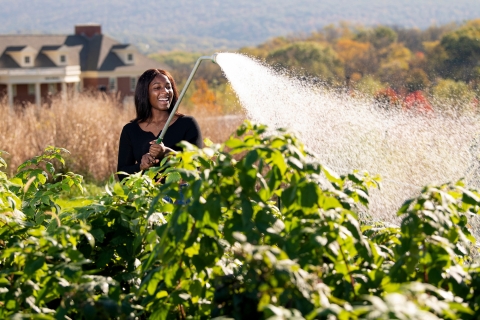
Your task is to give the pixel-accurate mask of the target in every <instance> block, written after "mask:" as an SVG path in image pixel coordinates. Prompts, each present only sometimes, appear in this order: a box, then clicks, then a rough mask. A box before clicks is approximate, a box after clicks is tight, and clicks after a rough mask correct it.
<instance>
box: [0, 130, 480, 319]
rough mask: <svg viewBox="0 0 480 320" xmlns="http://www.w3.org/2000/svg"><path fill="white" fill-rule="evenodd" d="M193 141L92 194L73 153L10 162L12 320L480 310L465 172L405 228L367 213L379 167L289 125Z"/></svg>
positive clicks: (6, 297)
mask: <svg viewBox="0 0 480 320" xmlns="http://www.w3.org/2000/svg"><path fill="white" fill-rule="evenodd" d="M183 147H184V151H183V152H181V153H178V154H176V155H172V156H170V157H168V158H167V159H165V160H164V161H163V162H162V163H161V166H160V167H157V168H151V169H149V170H148V171H146V172H140V173H137V174H134V175H130V176H128V177H127V178H125V179H124V180H122V181H117V180H116V179H115V178H114V177H113V176H112V178H111V179H110V180H109V181H108V182H107V183H106V185H105V192H104V193H103V194H101V195H98V196H93V197H92V196H90V197H89V198H88V199H83V200H82V199H80V200H82V201H79V199H73V198H72V199H70V200H67V201H65V200H63V201H59V199H60V197H65V195H68V194H78V192H77V193H73V192H72V190H73V188H75V189H77V190H80V191H81V190H82V189H83V184H82V177H81V176H79V175H77V174H74V173H70V172H68V173H56V172H59V170H58V169H57V167H58V166H59V165H61V164H62V163H63V158H62V153H63V152H65V150H62V149H58V148H53V147H49V148H47V149H46V150H45V152H44V154H42V155H40V156H38V157H35V158H33V159H31V160H29V161H27V162H26V163H24V164H23V165H22V166H20V168H19V170H18V173H17V174H16V175H15V176H13V177H11V178H9V177H8V176H7V175H6V174H5V173H3V172H0V318H9V317H14V318H18V319H21V318H25V319H66V318H70V319H86V318H91V319H93V318H94V319H147V318H148V319H211V318H219V319H220V318H223V319H226V318H232V319H246V318H251V319H476V318H478V317H479V316H480V305H479V303H480V299H479V296H480V267H479V266H478V264H477V261H476V257H477V256H478V253H477V247H476V239H475V237H474V236H473V235H472V232H473V231H472V228H471V225H470V224H469V221H470V220H471V219H473V218H475V217H476V216H477V214H478V209H479V205H480V194H479V193H478V192H477V191H476V190H470V189H468V188H467V187H466V186H465V185H464V184H463V183H462V181H459V182H457V183H450V184H445V185H441V186H427V187H425V188H424V189H423V190H422V192H421V193H419V195H418V196H417V197H415V198H412V199H408V200H406V201H405V203H404V205H403V206H402V207H401V208H400V209H399V211H398V215H399V218H400V219H401V222H400V224H399V226H394V225H386V224H383V223H381V222H375V223H372V222H371V221H369V220H368V219H366V217H368V207H369V190H370V189H371V188H378V187H380V180H379V178H378V177H374V176H371V175H369V174H368V173H365V172H360V171H355V172H352V173H350V174H346V175H341V176H339V175H337V174H336V173H334V172H333V171H332V170H330V169H329V168H327V167H325V166H323V165H321V164H319V163H317V162H316V160H315V157H314V155H312V154H310V153H309V152H308V150H305V148H304V146H303V144H302V143H301V142H300V141H298V139H297V138H296V137H295V135H293V134H292V133H289V132H287V131H285V130H277V131H275V132H273V131H270V130H268V128H266V127H265V126H263V125H257V124H251V123H249V122H245V123H244V124H243V125H242V126H240V127H239V128H238V130H237V132H236V134H235V135H234V136H232V137H231V138H230V139H229V140H228V141H227V142H226V143H225V144H222V145H220V144H213V143H211V142H209V141H206V147H205V148H201V149H199V148H197V147H195V146H193V145H190V144H188V143H183ZM0 166H6V164H5V162H4V161H3V160H2V159H1V158H0ZM87 200H88V201H87ZM69 201H70V204H69ZM62 206H63V207H62ZM359 217H362V218H361V219H359Z"/></svg>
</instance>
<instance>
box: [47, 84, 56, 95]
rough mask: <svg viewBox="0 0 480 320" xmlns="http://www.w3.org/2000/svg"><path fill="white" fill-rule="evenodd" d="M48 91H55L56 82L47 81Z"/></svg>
mask: <svg viewBox="0 0 480 320" xmlns="http://www.w3.org/2000/svg"><path fill="white" fill-rule="evenodd" d="M48 92H50V93H51V94H55V93H57V84H56V83H49V84H48Z"/></svg>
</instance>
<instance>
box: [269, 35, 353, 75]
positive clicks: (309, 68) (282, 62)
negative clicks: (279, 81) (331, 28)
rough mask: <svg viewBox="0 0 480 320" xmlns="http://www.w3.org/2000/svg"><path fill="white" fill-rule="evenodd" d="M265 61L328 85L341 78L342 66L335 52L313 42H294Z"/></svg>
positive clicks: (274, 52)
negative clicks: (315, 78) (317, 79)
mask: <svg viewBox="0 0 480 320" xmlns="http://www.w3.org/2000/svg"><path fill="white" fill-rule="evenodd" d="M267 61H268V62H270V63H272V64H276V65H277V66H280V67H282V68H287V69H290V70H295V72H296V73H297V74H298V75H305V76H315V77H320V78H321V79H322V80H324V81H326V82H328V83H334V82H336V81H338V80H339V79H341V78H343V76H344V75H343V65H342V62H341V60H340V59H339V57H338V56H337V54H336V52H335V51H334V50H333V49H332V48H331V47H330V46H326V45H322V44H319V43H315V42H296V43H293V44H289V45H287V46H284V47H281V48H280V49H278V50H275V51H273V52H271V53H270V54H269V55H268V57H267Z"/></svg>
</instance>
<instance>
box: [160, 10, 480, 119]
mask: <svg viewBox="0 0 480 320" xmlns="http://www.w3.org/2000/svg"><path fill="white" fill-rule="evenodd" d="M479 39H480V19H477V20H471V21H467V22H465V23H464V24H461V25H458V24H446V25H440V26H435V25H434V26H431V27H429V28H427V29H425V30H420V29H415V28H399V27H390V26H384V25H380V26H376V27H364V26H360V25H353V24H349V23H340V24H338V25H329V26H326V27H324V28H323V29H321V30H318V31H315V32H312V33H310V34H304V35H290V36H281V37H276V38H272V39H270V40H268V41H266V42H264V43H262V44H260V45H258V46H253V47H243V48H240V49H239V50H238V52H239V53H243V54H247V55H249V56H252V57H254V58H257V59H260V60H262V61H265V62H267V63H268V64H270V65H272V66H274V67H275V68H279V69H287V70H290V71H291V72H292V74H293V75H295V76H298V77H308V78H316V79H319V80H320V82H322V83H324V84H326V85H328V86H329V87H333V88H342V87H344V88H345V87H346V88H347V89H351V90H354V91H356V92H361V93H365V94H369V95H373V96H375V97H376V99H377V100H378V101H380V102H385V101H386V102H388V103H387V104H389V105H394V106H398V105H399V104H402V105H403V106H404V104H405V101H407V102H408V101H409V100H412V99H413V103H414V104H423V106H422V107H423V108H426V109H435V108H445V104H443V105H442V104H441V103H440V102H445V101H448V102H449V103H448V106H447V107H448V108H450V107H453V108H454V109H462V110H463V109H471V107H475V106H476V105H477V104H478V102H477V97H478V94H479V90H478V87H479V80H480V40H479ZM200 55H201V54H200V53H184V52H181V53H179V52H170V53H166V54H154V55H152V56H153V57H154V58H156V59H158V60H160V61H162V62H164V63H166V64H167V65H169V66H170V67H171V68H172V71H173V73H174V74H175V75H176V76H177V79H179V80H180V83H182V81H185V80H184V79H186V77H188V74H189V73H190V70H191V68H192V67H193V63H194V62H195V60H196V59H197V58H198V56H200ZM196 77H197V78H201V79H203V80H205V81H206V82H207V83H208V86H209V88H211V90H213V91H214V92H218V90H219V89H220V90H224V89H225V86H224V84H225V82H226V80H225V78H224V77H223V75H222V74H221V70H219V68H218V67H216V66H214V65H205V66H203V68H200V69H199V71H198V72H197V76H196ZM194 90H195V89H193V91H194ZM197 100H198V99H197ZM197 102H198V101H197ZM399 102H401V103H399ZM407 104H408V103H407ZM432 105H433V106H432Z"/></svg>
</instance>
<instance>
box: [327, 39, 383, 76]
mask: <svg viewBox="0 0 480 320" xmlns="http://www.w3.org/2000/svg"><path fill="white" fill-rule="evenodd" d="M372 49H373V48H372V45H371V44H370V43H365V42H358V41H355V40H351V39H340V40H338V41H337V43H336V45H335V51H336V52H337V54H338V56H339V57H340V59H342V61H343V63H344V65H345V75H346V76H347V77H348V76H350V75H351V74H352V73H354V72H358V73H360V74H361V75H366V74H370V73H374V72H375V69H376V67H377V66H376V65H377V63H376V59H375V58H376V57H375V55H374V53H373V52H372Z"/></svg>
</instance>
